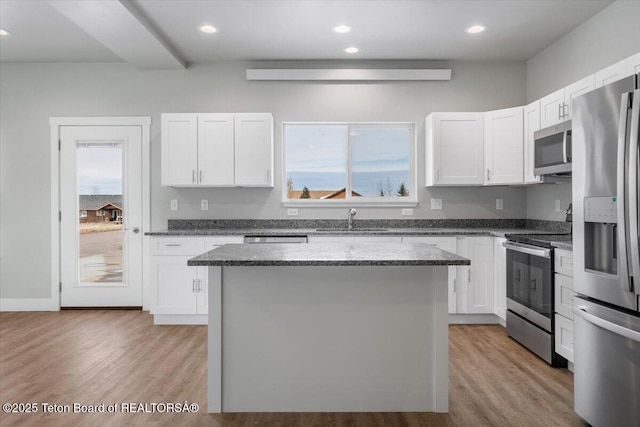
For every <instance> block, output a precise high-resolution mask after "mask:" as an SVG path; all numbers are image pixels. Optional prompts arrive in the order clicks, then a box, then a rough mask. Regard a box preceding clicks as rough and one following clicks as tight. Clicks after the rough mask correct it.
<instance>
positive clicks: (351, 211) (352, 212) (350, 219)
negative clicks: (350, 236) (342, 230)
mask: <svg viewBox="0 0 640 427" xmlns="http://www.w3.org/2000/svg"><path fill="white" fill-rule="evenodd" d="M354 216H356V210H355V209H353V208H351V209H349V216H348V217H347V220H348V228H349V230H351V229H352V228H353V217H354Z"/></svg>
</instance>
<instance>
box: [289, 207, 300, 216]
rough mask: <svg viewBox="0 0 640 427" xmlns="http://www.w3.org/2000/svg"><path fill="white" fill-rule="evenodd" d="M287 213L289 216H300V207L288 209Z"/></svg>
mask: <svg viewBox="0 0 640 427" xmlns="http://www.w3.org/2000/svg"><path fill="white" fill-rule="evenodd" d="M287 215H289V216H298V209H295V208H289V209H287Z"/></svg>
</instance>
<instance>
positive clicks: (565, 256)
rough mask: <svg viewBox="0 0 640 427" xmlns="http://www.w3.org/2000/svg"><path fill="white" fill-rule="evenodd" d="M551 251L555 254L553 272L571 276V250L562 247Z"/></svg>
mask: <svg viewBox="0 0 640 427" xmlns="http://www.w3.org/2000/svg"><path fill="white" fill-rule="evenodd" d="M553 253H554V254H555V257H554V270H555V272H556V273H562V274H564V275H567V276H569V277H573V252H569V251H565V250H563V249H556V250H555V251H553Z"/></svg>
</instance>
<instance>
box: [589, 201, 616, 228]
mask: <svg viewBox="0 0 640 427" xmlns="http://www.w3.org/2000/svg"><path fill="white" fill-rule="evenodd" d="M584 220H585V221H586V222H606V223H617V222H618V206H617V204H616V197H615V196H608V197H585V198H584Z"/></svg>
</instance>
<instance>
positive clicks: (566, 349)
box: [555, 314, 573, 363]
mask: <svg viewBox="0 0 640 427" xmlns="http://www.w3.org/2000/svg"><path fill="white" fill-rule="evenodd" d="M555 321H556V330H555V344H556V353H558V354H559V355H560V356H562V357H564V358H565V359H567V360H568V361H569V362H571V363H573V320H569V319H567V318H566V317H564V316H561V315H559V314H556V315H555Z"/></svg>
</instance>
